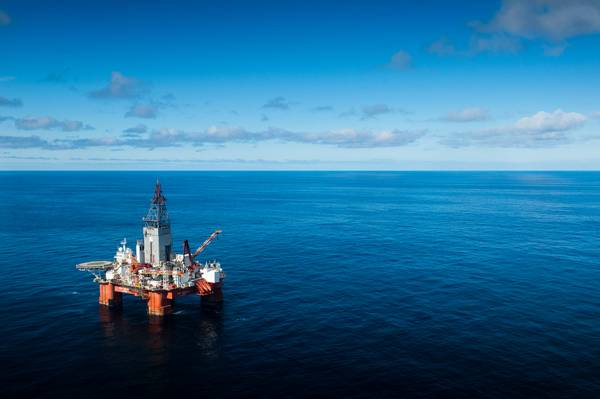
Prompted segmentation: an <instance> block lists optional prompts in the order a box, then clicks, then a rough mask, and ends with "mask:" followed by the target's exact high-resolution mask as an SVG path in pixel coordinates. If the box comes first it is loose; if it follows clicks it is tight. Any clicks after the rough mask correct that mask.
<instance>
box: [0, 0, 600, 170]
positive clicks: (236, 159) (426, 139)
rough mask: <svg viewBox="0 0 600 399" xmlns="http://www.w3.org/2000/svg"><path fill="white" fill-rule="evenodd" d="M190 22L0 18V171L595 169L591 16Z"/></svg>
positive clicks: (542, 4) (466, 7) (588, 0)
mask: <svg viewBox="0 0 600 399" xmlns="http://www.w3.org/2000/svg"><path fill="white" fill-rule="evenodd" d="M191 3H192V2H187V1H185V2H177V1H169V2H166V1H165V2H157V1H155V2H144V3H142V2H135V1H128V2H111V1H102V2H94V1H86V2H81V1H53V2H42V1H28V0H14V1H11V0H0V168H2V169H394V170H396V169H397V170H405V169H409V170H410V169H598V168H600V156H599V151H598V150H600V135H599V133H600V132H599V127H600V101H599V100H600V95H599V90H598V89H599V88H600V72H599V71H600V0H572V1H568V2H566V1H553V0H522V1H509V0H505V1H482V2H469V1H464V2H460V1H455V2H446V1H423V2H420V3H419V4H416V2H401V1H394V2H388V1H373V0H372V1H345V2H334V1H314V2H312V1H294V2H293V1H277V2H275V1H273V2H268V1H253V2H248V1H219V2H195V3H194V4H191Z"/></svg>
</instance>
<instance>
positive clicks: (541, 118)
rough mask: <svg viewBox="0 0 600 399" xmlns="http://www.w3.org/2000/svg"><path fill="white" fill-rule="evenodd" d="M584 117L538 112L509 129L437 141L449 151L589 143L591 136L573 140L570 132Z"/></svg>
mask: <svg viewBox="0 0 600 399" xmlns="http://www.w3.org/2000/svg"><path fill="white" fill-rule="evenodd" d="M586 120H587V117H586V116H585V115H582V114H579V113H576V112H564V111H562V110H560V109H557V110H555V111H553V112H544V111H540V112H537V113H535V114H534V115H532V116H527V117H523V118H521V119H519V120H517V121H516V122H515V123H514V124H513V125H511V126H504V127H499V128H493V129H482V130H477V131H470V132H469V131H467V132H460V133H456V134H453V135H450V136H447V137H444V138H443V139H442V140H441V143H443V144H446V145H449V146H451V147H464V146H473V145H477V146H487V147H534V148H535V147H551V146H556V145H560V144H568V143H572V142H574V141H576V140H589V139H592V138H594V137H592V136H587V137H585V136H581V137H579V136H576V135H574V134H573V132H572V131H573V130H574V129H576V128H578V127H580V126H582V125H583V124H584V123H585V121H586Z"/></svg>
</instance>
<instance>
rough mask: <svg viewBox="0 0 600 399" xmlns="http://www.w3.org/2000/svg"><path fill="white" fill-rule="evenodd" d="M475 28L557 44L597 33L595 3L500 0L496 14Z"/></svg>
mask: <svg viewBox="0 0 600 399" xmlns="http://www.w3.org/2000/svg"><path fill="white" fill-rule="evenodd" d="M478 28H479V29H480V30H482V31H488V32H504V33H509V34H512V35H515V36H520V37H524V38H527V39H537V38H542V39H546V40H550V41H555V42H559V41H562V40H565V39H568V38H571V37H575V36H580V35H589V34H594V33H599V32H600V2H599V1H598V0H568V1H565V0H504V1H503V3H502V7H501V8H500V11H498V13H497V14H496V15H495V16H494V18H493V19H492V20H491V21H490V22H488V23H487V24H479V25H478Z"/></svg>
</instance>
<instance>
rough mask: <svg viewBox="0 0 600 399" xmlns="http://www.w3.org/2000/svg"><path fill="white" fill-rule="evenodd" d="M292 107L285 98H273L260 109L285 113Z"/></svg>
mask: <svg viewBox="0 0 600 399" xmlns="http://www.w3.org/2000/svg"><path fill="white" fill-rule="evenodd" d="M291 106H292V103H291V102H289V101H288V100H286V99H285V97H281V96H279V97H275V98H272V99H270V100H269V101H267V102H266V103H265V104H263V106H262V108H264V109H266V108H273V109H280V110H284V111H287V110H288V109H290V107H291Z"/></svg>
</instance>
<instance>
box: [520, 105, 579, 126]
mask: <svg viewBox="0 0 600 399" xmlns="http://www.w3.org/2000/svg"><path fill="white" fill-rule="evenodd" d="M586 120H587V117H586V116H585V115H582V114H579V113H577V112H564V111H563V110H561V109H557V110H555V111H554V112H544V111H540V112H538V113H536V114H534V115H532V116H527V117H524V118H521V119H519V120H518V121H517V122H516V123H515V128H517V129H519V130H529V131H535V132H558V131H564V130H570V129H573V128H576V127H579V126H581V125H582V124H583V123H584V122H585V121H586Z"/></svg>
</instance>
